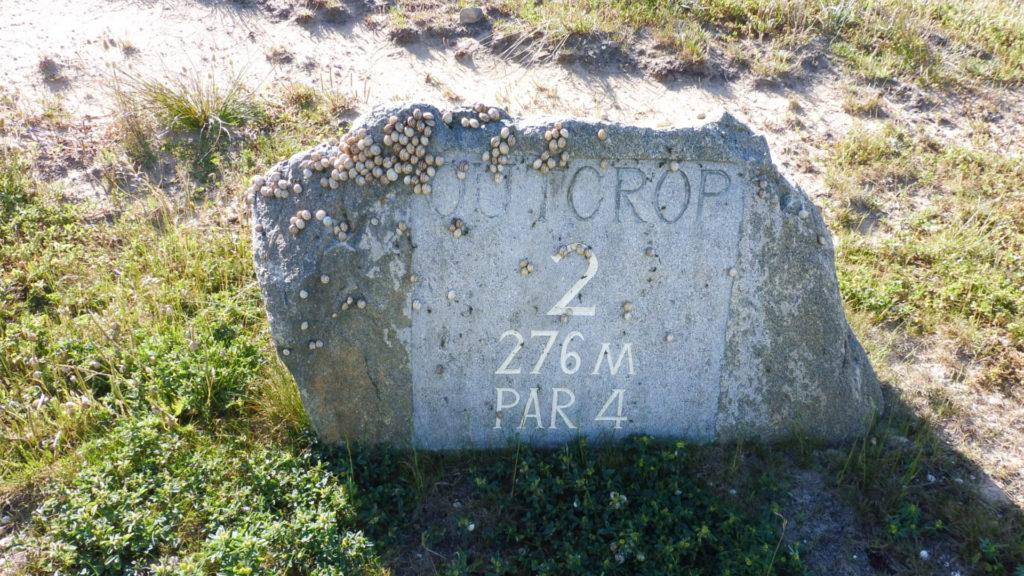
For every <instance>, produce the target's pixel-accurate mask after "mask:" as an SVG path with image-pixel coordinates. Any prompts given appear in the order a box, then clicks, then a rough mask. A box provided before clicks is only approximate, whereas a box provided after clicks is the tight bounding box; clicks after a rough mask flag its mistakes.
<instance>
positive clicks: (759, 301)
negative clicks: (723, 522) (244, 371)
mask: <svg viewBox="0 0 1024 576" xmlns="http://www.w3.org/2000/svg"><path fill="white" fill-rule="evenodd" d="M252 199H253V246H254V258H255V262H256V269H257V275H258V278H259V283H260V287H261V289H262V293H263V298H264V300H265V303H266V307H267V314H268V316H269V319H270V328H271V334H272V337H273V340H274V343H275V345H276V347H277V350H278V352H279V354H280V356H281V358H282V360H283V361H284V363H285V364H286V365H287V366H288V368H289V370H290V371H291V373H292V375H293V376H294V377H295V380H296V382H297V383H298V386H299V391H300V394H301V397H302V401H303V405H304V406H305V409H306V412H307V414H308V415H309V419H310V422H311V423H312V424H313V426H314V428H315V429H316V430H317V432H318V433H319V434H320V436H321V437H322V438H323V439H324V440H325V441H328V442H347V441H360V442H371V443H376V442H386V443H392V444H395V445H398V446H413V445H414V446H417V447H421V448H428V449H453V448H485V447H501V446H505V445H507V443H508V442H509V441H510V439H513V438H519V439H521V440H523V441H526V442H529V443H534V444H541V445H553V444H558V443H562V442H564V441H567V440H570V439H572V438H574V437H576V436H577V435H584V436H587V437H591V438H594V439H613V438H617V437H622V436H626V435H630V434H637V433H642V434H650V435H655V436H665V437H682V438H687V439H691V440H696V441H710V440H715V439H729V438H737V437H762V438H765V437H767V438H771V437H781V436H785V435H788V434H791V433H805V434H810V435H813V436H816V437H820V438H824V439H839V438H843V437H847V436H850V435H852V434H855V433H857V432H859V431H861V430H863V429H864V427H865V426H866V424H867V423H868V422H869V420H870V418H871V416H872V414H873V413H874V412H875V410H876V409H877V408H878V407H879V404H880V401H881V399H880V392H879V386H878V382H877V380H876V378H875V375H874V372H873V371H872V369H871V366H870V364H869V362H868V360H867V357H866V355H865V353H864V350H863V349H862V348H861V346H860V344H859V343H858V342H857V339H856V337H855V336H854V335H853V333H852V332H851V330H850V328H849V326H848V325H847V322H846V318H845V316H844V313H843V308H842V303H841V302H840V296H839V290H838V285H837V280H836V273H835V264H834V253H833V247H832V242H831V237H830V235H829V232H828V231H827V230H826V228H825V225H824V222H823V221H822V218H821V214H820V211H819V210H818V208H817V207H816V206H814V205H813V204H812V202H811V201H810V200H809V199H808V197H807V196H806V194H804V193H803V192H802V191H801V190H800V189H799V188H797V187H795V186H793V185H791V184H790V183H788V182H787V181H786V180H785V179H784V178H782V177H781V176H780V175H779V173H778V172H777V170H776V169H775V167H774V166H773V164H772V162H771V158H770V156H769V152H768V148H767V144H766V143H765V140H764V139H763V138H762V137H759V136H756V135H754V134H753V133H752V132H751V131H750V130H749V129H748V128H746V127H745V126H744V125H742V124H741V123H740V122H738V121H737V120H736V119H735V118H733V117H732V116H729V115H728V114H722V115H720V116H719V117H718V118H716V119H710V120H707V121H704V122H702V123H701V124H699V125H697V126H694V127H690V128H675V129H666V130H660V129H659V130H655V129H648V128H640V127H634V126H627V125H622V124H615V123H609V122H590V121H582V120H576V119H568V118H564V119H559V118H527V119H522V118H520V119H514V118H511V117H509V116H508V115H507V114H506V113H504V112H503V111H501V110H499V109H496V108H488V107H486V106H482V105H476V106H474V107H467V108H460V109H457V110H454V111H444V112H442V111H440V110H438V109H436V108H434V107H432V106H428V105H405V106H398V107H391V108H385V109H377V110H375V111H373V112H371V113H370V114H368V115H366V116H364V117H362V118H360V119H359V120H357V121H356V122H355V123H354V124H353V126H352V128H351V130H350V131H349V132H348V133H347V134H346V135H345V136H343V137H341V138H339V139H333V140H331V141H330V142H327V143H324V144H321V145H319V146H317V147H315V148H313V149H312V150H309V151H306V152H302V153H300V154H296V155H295V156H293V157H292V158H290V159H289V160H287V161H284V162H281V163H280V164H278V165H277V166H275V167H274V168H273V169H272V170H270V172H269V173H268V174H266V175H265V176H258V177H255V178H254V179H253V186H252Z"/></svg>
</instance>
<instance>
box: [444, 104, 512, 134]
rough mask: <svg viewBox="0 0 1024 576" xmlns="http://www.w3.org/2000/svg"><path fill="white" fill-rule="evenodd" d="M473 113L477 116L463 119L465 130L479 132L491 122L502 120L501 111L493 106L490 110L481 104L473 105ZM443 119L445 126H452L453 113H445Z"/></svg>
mask: <svg viewBox="0 0 1024 576" xmlns="http://www.w3.org/2000/svg"><path fill="white" fill-rule="evenodd" d="M473 113H474V114H476V116H463V117H462V119H461V120H460V122H461V123H462V127H463V128H470V129H472V130H477V129H479V128H483V127H484V126H486V125H487V124H489V123H491V122H497V121H498V120H501V110H498V109H497V108H494V107H493V106H492V107H490V108H488V107H487V106H486V105H485V104H481V103H479V102H477V103H476V104H474V105H473ZM441 119H442V120H444V123H445V124H448V125H449V126H451V123H452V121H453V117H452V113H451V112H445V113H444V114H443V115H442V117H441Z"/></svg>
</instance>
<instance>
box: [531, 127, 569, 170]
mask: <svg viewBox="0 0 1024 576" xmlns="http://www.w3.org/2000/svg"><path fill="white" fill-rule="evenodd" d="M544 141H545V142H546V143H547V149H545V150H544V151H543V152H541V154H540V157H539V158H537V159H536V160H534V161H533V168H534V170H539V171H540V173H541V174H547V173H548V172H549V171H550V170H554V169H555V168H565V167H566V166H568V165H569V153H568V152H566V151H565V147H566V146H567V145H568V144H569V130H568V129H567V128H565V127H564V126H562V123H561V122H555V125H554V127H552V128H551V129H550V130H547V131H545V132H544Z"/></svg>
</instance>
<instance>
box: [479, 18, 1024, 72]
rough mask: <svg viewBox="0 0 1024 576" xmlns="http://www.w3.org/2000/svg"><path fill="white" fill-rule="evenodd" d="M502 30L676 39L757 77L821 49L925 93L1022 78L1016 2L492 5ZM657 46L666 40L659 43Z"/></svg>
mask: <svg viewBox="0 0 1024 576" xmlns="http://www.w3.org/2000/svg"><path fill="white" fill-rule="evenodd" d="M493 5H494V6H495V7H496V8H497V9H498V10H499V11H500V12H502V13H504V14H508V15H509V18H508V19H507V20H503V21H500V22H499V25H500V27H501V28H502V29H503V30H505V31H507V32H510V33H525V34H527V35H532V37H533V38H534V39H535V40H536V39H539V40H541V41H542V42H546V43H549V44H551V45H554V46H560V45H562V44H564V42H565V41H566V39H568V38H570V37H573V36H576V37H587V36H594V35H600V36H604V37H608V38H612V39H614V40H618V41H624V42H627V43H631V42H634V41H636V40H637V39H639V38H641V37H643V36H644V35H645V34H651V33H653V34H654V35H655V36H656V37H659V38H665V37H666V35H667V36H676V37H677V38H678V40H677V45H678V46H679V47H680V49H681V54H682V55H683V57H684V58H686V59H689V60H698V59H699V61H703V60H704V59H705V58H706V55H707V50H706V49H705V46H706V45H708V44H710V45H713V46H716V47H719V48H721V49H722V51H723V52H724V53H726V54H728V55H729V56H730V58H731V59H732V60H734V61H736V62H738V63H740V64H742V65H745V66H748V67H749V68H750V69H751V70H752V71H754V72H755V73H757V74H759V75H762V76H778V75H782V74H786V73H789V72H791V71H793V70H794V64H793V62H791V61H789V60H790V59H791V58H792V57H793V55H794V54H798V53H803V52H806V51H809V50H811V51H813V50H815V49H816V48H815V46H817V45H823V46H825V47H826V50H827V51H828V52H829V53H831V54H833V55H835V56H837V57H838V58H839V59H840V60H841V61H843V62H845V63H846V64H847V65H849V66H850V68H851V70H853V71H854V72H855V73H856V74H858V75H860V76H861V77H863V78H865V79H868V80H872V81H878V82H889V81H891V80H893V79H899V80H902V81H907V82H913V83H919V84H923V85H926V86H933V85H947V86H968V85H973V84H976V83H993V84H998V85H1019V84H1020V83H1021V82H1022V80H1024V5H1022V4H1021V3H1020V2H1019V0H1015V1H1011V2H997V1H994V0H976V1H974V2H966V3H963V2H953V1H952V0H914V1H912V2H901V1H898V0H878V1H874V2H853V1H849V0H830V1H827V2H826V1H821V0H786V1H781V2H780V1H768V0H699V1H696V2H687V3H677V2H662V1H658V0H641V1H639V2H637V1H625V0H614V1H611V2H604V1H598V0H586V1H582V2H579V1H563V0H555V1H551V2H535V1H533V0H496V1H495V2H493ZM663 43H664V42H663Z"/></svg>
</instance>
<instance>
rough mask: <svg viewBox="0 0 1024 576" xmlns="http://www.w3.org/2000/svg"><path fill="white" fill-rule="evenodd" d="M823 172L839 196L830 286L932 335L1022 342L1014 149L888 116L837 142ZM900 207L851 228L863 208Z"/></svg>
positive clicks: (1021, 173) (1020, 212)
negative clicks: (871, 227)
mask: <svg viewBox="0 0 1024 576" xmlns="http://www.w3.org/2000/svg"><path fill="white" fill-rule="evenodd" d="M832 157H833V161H832V165H831V166H830V168H829V169H828V172H827V175H826V181H827V182H828V183H829V184H830V186H831V187H832V188H833V189H834V190H835V191H836V192H837V193H838V194H839V196H840V197H841V198H842V200H841V202H840V204H841V205H840V206H838V207H837V223H838V224H839V225H840V226H841V228H840V235H839V239H840V246H841V252H840V256H839V261H840V287H841V289H842V291H843V296H844V298H845V299H846V301H847V302H848V303H849V304H850V305H851V306H852V307H853V308H854V309H855V310H860V311H866V312H869V313H871V314H873V315H874V316H875V318H876V321H878V322H882V321H891V322H897V323H900V324H903V325H905V326H908V327H910V328H912V329H915V330H919V331H922V332H924V333H931V334H934V333H936V332H937V331H939V330H941V329H943V327H950V326H954V325H957V324H959V325H965V326H972V327H975V328H976V329H978V330H979V331H981V332H982V333H986V332H998V333H1000V334H1002V333H1005V334H1007V335H1009V336H1010V340H1009V342H1008V346H1009V347H1011V348H1012V347H1017V346H1021V345H1022V343H1024V323H1022V321H1021V318H1022V315H1024V291H1022V290H1021V286H1024V262H1022V261H1021V258H1020V254H1021V253H1022V252H1024V194H1022V193H1021V190H1020V186H1019V182H1020V181H1021V179H1022V178H1024V158H1021V157H1019V156H1016V157H1015V156H1007V155H1005V154H1004V153H1002V152H1000V151H998V150H995V149H994V146H993V145H992V144H990V143H989V142H988V141H987V139H986V138H985V137H984V136H980V137H979V138H978V142H975V143H968V144H948V145H944V144H943V143H939V142H935V141H931V140H929V139H927V138H923V137H916V136H913V135H912V134H911V133H909V132H908V131H907V130H906V129H904V128H901V127H899V126H896V125H893V124H887V125H885V126H883V127H881V128H879V129H866V128H859V129H856V130H854V131H853V132H852V133H851V134H850V135H849V136H848V137H846V138H845V139H843V140H841V141H839V142H838V143H836V145H835V146H834V148H833V156H832ZM878 206H885V207H886V209H887V210H889V211H890V212H894V213H897V214H899V215H900V216H901V217H900V218H898V219H885V220H883V223H882V225H883V226H884V232H885V233H883V234H877V235H869V236H863V235H861V234H859V233H858V232H856V228H857V227H858V225H859V224H860V221H861V219H862V218H864V217H866V216H867V215H869V213H870V211H871V207H878Z"/></svg>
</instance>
